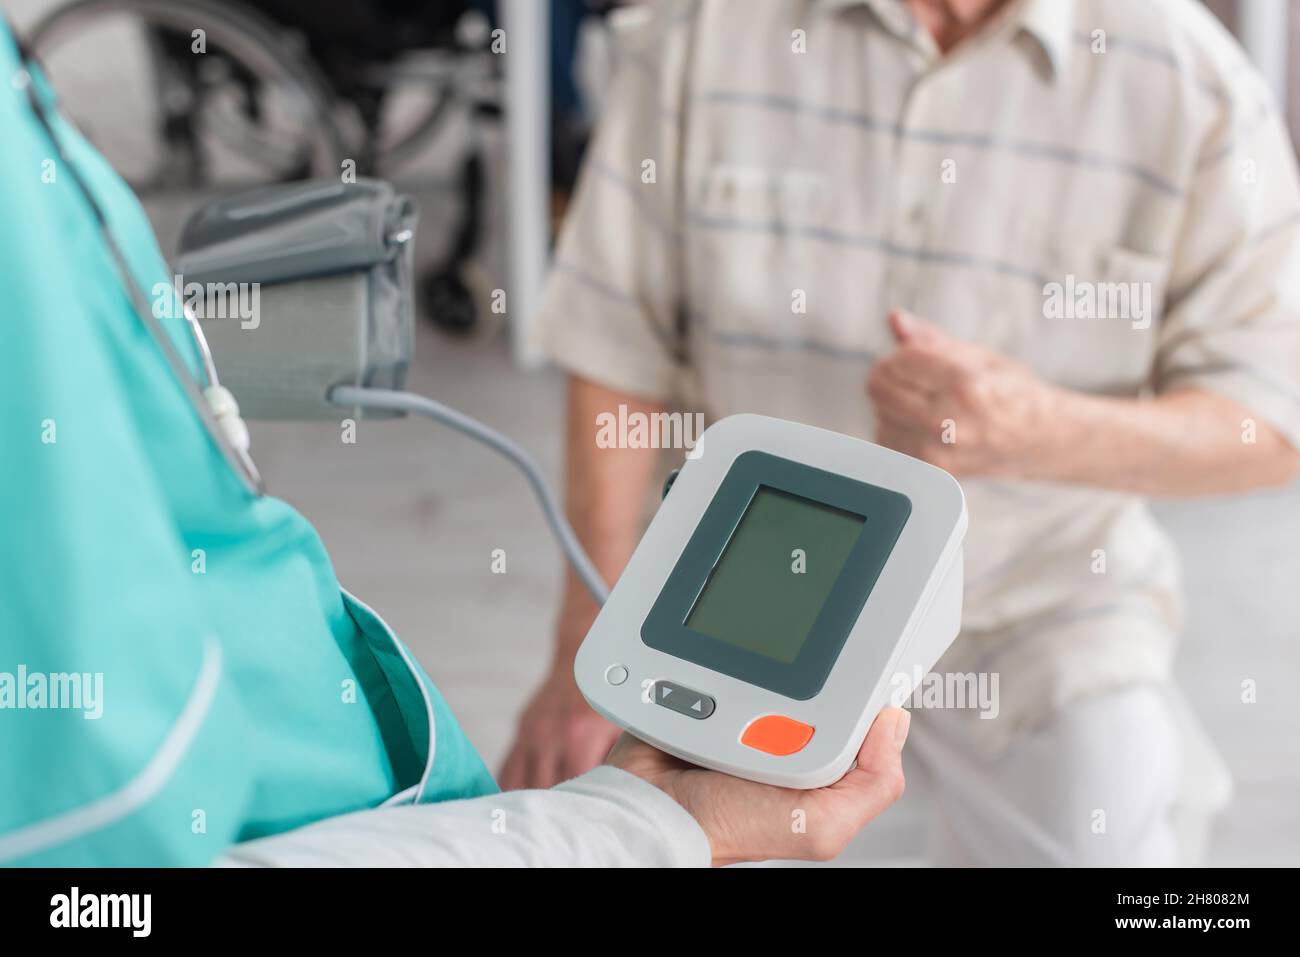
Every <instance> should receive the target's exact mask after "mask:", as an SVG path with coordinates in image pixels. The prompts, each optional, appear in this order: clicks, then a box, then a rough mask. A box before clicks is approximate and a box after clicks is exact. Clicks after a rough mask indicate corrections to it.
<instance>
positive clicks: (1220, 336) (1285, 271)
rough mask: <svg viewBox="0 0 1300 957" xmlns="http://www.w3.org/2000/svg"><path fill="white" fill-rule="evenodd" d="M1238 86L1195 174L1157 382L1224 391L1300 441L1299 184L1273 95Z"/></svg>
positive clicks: (1249, 83)
mask: <svg viewBox="0 0 1300 957" xmlns="http://www.w3.org/2000/svg"><path fill="white" fill-rule="evenodd" d="M1238 86H1239V87H1241V89H1239V90H1237V91H1235V92H1231V93H1225V94H1224V109H1223V112H1222V114H1221V115H1220V116H1219V118H1218V122H1217V124H1216V126H1215V128H1214V129H1213V130H1212V131H1211V132H1210V133H1209V134H1208V135H1207V137H1206V142H1205V145H1204V147H1203V149H1202V151H1201V155H1200V158H1199V161H1198V164H1197V168H1196V170H1195V171H1194V174H1193V179H1192V186H1191V189H1190V192H1189V195H1188V199H1187V206H1186V213H1185V218H1184V223H1183V226H1182V229H1181V230H1180V234H1179V238H1178V243H1177V248H1176V249H1175V250H1174V256H1173V260H1172V263H1171V273H1170V282H1169V287H1170V293H1169V296H1168V300H1167V304H1166V310H1165V315H1164V320H1163V322H1162V325H1161V330H1160V339H1159V346H1158V354H1157V362H1156V387H1157V389H1158V390H1161V391H1164V390H1169V389H1174V388H1184V387H1198V388H1203V389H1206V390H1209V391H1212V392H1215V393H1218V394H1220V395H1223V396H1225V397H1227V398H1229V399H1232V400H1234V401H1236V402H1238V403H1239V404H1240V405H1242V406H1243V407H1244V408H1245V409H1247V410H1248V411H1249V412H1250V413H1252V414H1254V415H1257V416H1258V417H1259V418H1260V419H1261V420H1262V421H1263V422H1265V423H1267V424H1269V425H1271V426H1272V427H1273V428H1275V429H1276V430H1277V431H1278V432H1279V433H1281V434H1282V435H1283V436H1284V437H1286V439H1287V440H1288V441H1290V442H1291V443H1292V444H1293V445H1296V446H1297V447H1300V181H1298V179H1297V173H1296V159H1295V152H1294V148H1293V146H1292V144H1291V142H1290V138H1289V136H1288V134H1287V131H1286V127H1285V125H1284V123H1283V121H1282V118H1281V116H1280V114H1279V112H1278V110H1277V109H1276V107H1275V106H1274V105H1273V103H1272V100H1271V97H1270V96H1269V94H1268V91H1267V90H1266V89H1264V87H1263V84H1262V83H1261V82H1258V81H1257V78H1256V77H1255V76H1254V74H1253V73H1252V72H1250V71H1247V77H1246V79H1245V80H1243V81H1240V82H1239V84H1238Z"/></svg>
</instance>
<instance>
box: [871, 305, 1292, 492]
mask: <svg viewBox="0 0 1300 957" xmlns="http://www.w3.org/2000/svg"><path fill="white" fill-rule="evenodd" d="M890 325H891V327H892V329H893V332H894V335H895V338H896V339H897V340H898V349H897V350H896V351H895V352H894V353H892V354H891V355H890V356H889V357H887V358H886V359H884V360H882V361H881V362H879V363H877V365H876V366H875V368H874V369H873V370H872V373H871V376H870V379H869V382H868V392H869V394H870V396H871V398H872V400H873V402H874V403H875V408H876V414H877V419H878V426H877V433H876V440H877V441H878V442H880V443H881V444H882V445H886V446H889V447H890V448H894V449H897V450H898V451H900V452H906V453H907V454H909V455H913V456H915V457H917V458H920V459H924V460H925V461H928V462H931V463H933V464H935V465H938V466H940V467H941V468H945V469H947V470H948V471H950V472H952V473H953V474H955V475H959V476H988V477H998V478H1013V479H1024V480H1030V481H1056V482H1070V483H1076V484H1080V485H1092V486H1098V487H1102V488H1112V489H1117V490H1122V491H1130V492H1139V493H1144V494H1148V495H1164V496H1178V495H1214V494H1221V493H1228V492H1238V491H1243V490H1246V489H1251V488H1256V487H1260V486H1266V485H1278V484H1281V483H1284V482H1287V481H1289V480H1290V479H1292V478H1294V477H1295V476H1296V474H1297V472H1300V450H1297V448H1296V446H1295V445H1294V444H1292V442H1291V441H1289V440H1288V438H1286V437H1284V436H1283V434H1282V433H1281V432H1280V431H1279V430H1278V429H1276V428H1274V427H1272V426H1271V425H1269V424H1268V423H1267V422H1265V421H1262V420H1260V419H1258V417H1256V416H1255V415H1254V414H1253V413H1252V412H1251V411H1250V410H1248V409H1247V408H1245V407H1244V406H1242V405H1241V404H1239V403H1238V402H1236V401H1234V400H1233V399H1231V398H1228V397H1226V396H1223V395H1220V394H1218V393H1216V392H1213V391H1210V390H1208V389H1205V388H1200V387H1197V386H1196V385H1193V384H1188V385H1186V386H1180V387H1176V388H1173V389H1171V390H1170V391H1168V392H1165V393H1162V394H1160V395H1156V396H1153V397H1151V398H1139V399H1133V398H1111V397H1105V396H1095V395H1088V394H1084V393H1080V392H1074V391H1071V390H1067V389H1061V388H1057V387H1055V386H1053V385H1051V384H1049V383H1046V382H1044V381H1042V380H1041V379H1039V378H1038V377H1037V376H1036V375H1035V374H1034V372H1033V371H1032V370H1031V369H1029V368H1028V367H1027V366H1025V365H1023V364H1022V363H1019V362H1016V361H1014V360H1012V359H1008V358H1006V357H1005V356H1002V355H999V354H997V353H995V352H992V351H990V350H988V349H985V348H983V347H981V346H978V345H975V344H974V343H970V342H963V341H961V340H958V339H954V338H953V337H951V336H949V335H947V334H946V333H944V332H942V331H940V330H938V329H936V328H935V327H934V326H932V325H930V324H929V323H927V322H925V321H923V320H920V319H917V318H915V317H913V316H909V315H907V314H904V313H894V314H893V315H892V316H891V317H890Z"/></svg>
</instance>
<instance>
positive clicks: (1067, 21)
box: [816, 0, 1075, 76]
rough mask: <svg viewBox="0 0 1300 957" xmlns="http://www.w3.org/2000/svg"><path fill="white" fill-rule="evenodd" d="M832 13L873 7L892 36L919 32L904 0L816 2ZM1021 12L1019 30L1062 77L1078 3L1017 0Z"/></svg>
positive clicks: (908, 37) (902, 36) (1072, 42)
mask: <svg viewBox="0 0 1300 957" xmlns="http://www.w3.org/2000/svg"><path fill="white" fill-rule="evenodd" d="M816 2H817V6H818V8H819V9H822V10H825V11H826V12H828V13H834V12H838V11H841V10H846V9H848V8H850V7H860V6H865V7H867V8H869V9H870V10H871V11H872V12H873V13H874V14H875V15H876V17H877V19H879V20H880V22H881V23H882V24H883V25H884V26H885V28H886V29H888V30H889V31H890V32H891V33H893V34H895V35H896V36H898V37H900V38H902V39H911V38H913V37H914V35H915V33H916V30H917V29H918V26H917V23H916V20H915V18H914V17H913V16H912V15H911V14H910V13H909V12H908V10H907V7H906V5H905V4H904V2H903V0H816ZM1014 2H1019V4H1020V9H1019V11H1017V12H1016V13H1015V14H1014V16H1015V17H1016V20H1017V27H1018V30H1019V31H1021V32H1023V33H1026V34H1028V35H1029V36H1031V37H1032V38H1033V39H1034V40H1036V41H1037V42H1038V44H1039V46H1040V47H1042V49H1043V52H1044V53H1046V54H1047V61H1048V64H1049V65H1050V66H1051V68H1052V71H1053V74H1054V75H1056V76H1059V75H1060V74H1061V73H1062V72H1064V70H1065V67H1066V65H1067V64H1068V63H1069V59H1070V53H1071V50H1072V49H1073V44H1074V32H1073V31H1074V3H1075V0H1014Z"/></svg>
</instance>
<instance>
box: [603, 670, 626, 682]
mask: <svg viewBox="0 0 1300 957" xmlns="http://www.w3.org/2000/svg"><path fill="white" fill-rule="evenodd" d="M605 680H606V681H608V682H609V683H610V684H612V685H621V684H622V683H623V682H624V681H627V669H626V668H624V667H623V666H622V665H610V666H609V667H608V668H606V669H605Z"/></svg>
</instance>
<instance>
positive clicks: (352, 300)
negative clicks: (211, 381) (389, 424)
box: [176, 179, 416, 420]
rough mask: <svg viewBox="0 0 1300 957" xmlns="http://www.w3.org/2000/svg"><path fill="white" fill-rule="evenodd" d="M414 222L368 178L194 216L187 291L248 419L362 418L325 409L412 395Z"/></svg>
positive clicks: (281, 192) (300, 187) (232, 203)
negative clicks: (354, 389)
mask: <svg viewBox="0 0 1300 957" xmlns="http://www.w3.org/2000/svg"><path fill="white" fill-rule="evenodd" d="M415 224H416V213H415V206H414V204H413V203H412V201H411V200H410V198H409V197H407V196H403V195H401V194H399V193H397V192H396V191H394V190H393V188H392V187H391V186H390V185H389V184H387V183H384V182H380V181H377V180H364V179H363V180H358V181H357V182H355V183H340V182H336V181H334V180H317V181H310V182H304V183H293V184H287V185H280V186H270V187H264V188H261V189H257V190H253V191H251V192H245V193H240V194H238V195H235V196H229V197H226V198H223V199H220V200H217V201H216V202H214V203H211V204H210V205H208V206H205V207H203V208H202V209H200V210H199V211H198V212H196V213H195V214H194V215H193V216H191V217H190V219H189V220H188V221H187V222H186V224H185V226H184V229H183V230H182V233H181V240H180V248H179V255H178V258H177V261H176V265H177V271H178V273H179V276H178V282H179V283H180V284H181V289H180V291H181V294H182V298H183V299H184V300H185V301H186V302H187V303H188V304H189V305H191V306H192V307H193V308H194V310H195V312H196V313H198V315H199V317H200V321H201V323H202V326H203V331H204V334H205V335H206V337H207V339H208V343H209V345H210V347H211V349H212V354H213V358H214V360H215V362H216V366H217V374H218V375H219V376H220V378H221V382H222V384H223V385H224V386H226V388H228V389H230V391H231V392H233V393H234V395H235V398H236V400H237V401H238V402H239V406H240V409H241V411H242V413H243V414H244V415H245V416H246V417H248V418H251V419H335V420H337V419H338V418H339V417H340V416H341V415H344V414H350V415H352V416H353V417H354V418H356V417H360V415H361V414H362V413H361V410H360V409H356V410H350V411H349V410H344V409H341V408H340V407H339V406H337V405H334V404H332V403H330V402H329V401H328V399H327V396H328V394H329V391H330V389H332V388H333V387H334V386H337V385H354V386H367V387H371V388H378V389H401V388H402V387H403V385H404V384H405V381H406V373H407V369H408V367H409V365H410V361H411V352H412V349H413V346H414V324H415V320H414V303H413V296H412V292H411V270H412V253H413V249H414V245H415V244H414V241H413V240H414V235H415ZM365 414H366V415H367V416H368V417H387V416H392V415H400V414H401V413H388V412H382V411H370V410H367V411H366V413H365Z"/></svg>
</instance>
